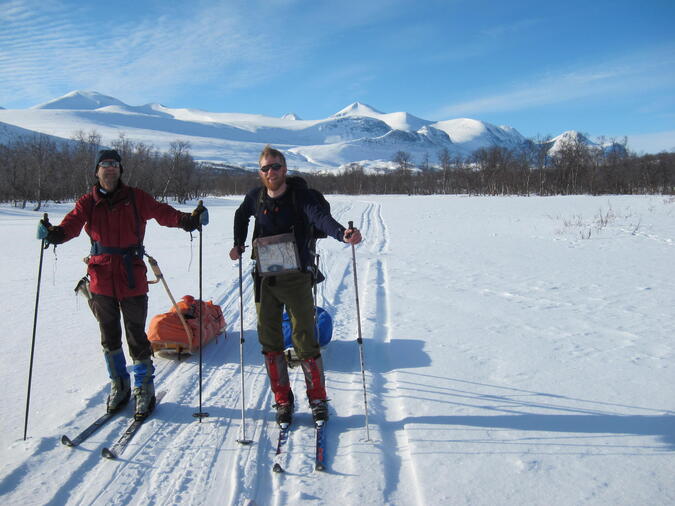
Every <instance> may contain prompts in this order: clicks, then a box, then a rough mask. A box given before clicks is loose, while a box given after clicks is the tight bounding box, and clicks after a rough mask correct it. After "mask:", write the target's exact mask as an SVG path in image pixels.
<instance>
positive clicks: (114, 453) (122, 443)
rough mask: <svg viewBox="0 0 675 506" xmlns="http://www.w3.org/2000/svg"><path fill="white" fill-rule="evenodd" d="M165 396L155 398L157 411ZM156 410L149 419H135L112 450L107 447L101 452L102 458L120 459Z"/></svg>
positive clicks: (161, 394)
mask: <svg viewBox="0 0 675 506" xmlns="http://www.w3.org/2000/svg"><path fill="white" fill-rule="evenodd" d="M164 394H166V392H159V393H158V394H157V395H156V396H155V408H154V409H157V404H159V401H160V400H161V399H162V397H164ZM154 409H153V411H152V412H151V413H150V414H149V415H148V416H147V417H145V418H143V419H141V420H136V419H134V421H133V422H131V424H130V425H129V426H128V427H127V429H126V430H125V431H124V433H123V434H122V435H121V436H120V438H119V439H118V440H117V441H115V444H113V445H112V446H111V447H110V448H107V447H105V448H103V450H101V456H102V457H105V458H106V459H111V460H114V459H116V458H117V457H119V456H120V455H122V452H123V451H124V450H125V448H126V447H127V445H128V444H129V441H131V440H132V439H133V437H134V436H135V435H136V433H137V432H138V429H140V428H141V426H142V425H143V423H144V422H145V421H146V420H147V419H148V417H150V416H152V413H153V412H154Z"/></svg>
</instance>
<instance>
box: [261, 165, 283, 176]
mask: <svg viewBox="0 0 675 506" xmlns="http://www.w3.org/2000/svg"><path fill="white" fill-rule="evenodd" d="M281 167H283V165H281V164H280V163H271V164H269V165H265V166H264V167H260V170H261V171H263V172H264V173H266V174H267V172H269V170H270V169H272V170H279V169H280V168H281Z"/></svg>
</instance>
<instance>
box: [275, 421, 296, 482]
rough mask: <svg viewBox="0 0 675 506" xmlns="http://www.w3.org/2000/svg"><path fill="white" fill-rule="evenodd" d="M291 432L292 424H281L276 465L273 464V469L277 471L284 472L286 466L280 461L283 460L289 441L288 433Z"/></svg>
mask: <svg viewBox="0 0 675 506" xmlns="http://www.w3.org/2000/svg"><path fill="white" fill-rule="evenodd" d="M290 432H291V426H290V424H286V423H285V424H283V425H279V437H278V439H277V451H276V453H275V455H274V465H273V466H272V471H274V472H275V473H283V472H284V468H283V467H281V464H280V463H279V461H280V460H281V457H282V454H283V452H284V448H285V447H286V443H287V442H288V435H289V433H290Z"/></svg>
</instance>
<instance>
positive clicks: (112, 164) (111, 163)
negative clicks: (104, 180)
mask: <svg viewBox="0 0 675 506" xmlns="http://www.w3.org/2000/svg"><path fill="white" fill-rule="evenodd" d="M98 166H99V167H119V166H120V162H116V161H114V160H106V161H104V162H100V163H99V164H98Z"/></svg>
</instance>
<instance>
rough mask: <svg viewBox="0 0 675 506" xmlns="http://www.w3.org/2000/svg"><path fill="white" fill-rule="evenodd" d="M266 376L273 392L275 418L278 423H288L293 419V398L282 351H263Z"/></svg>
mask: <svg viewBox="0 0 675 506" xmlns="http://www.w3.org/2000/svg"><path fill="white" fill-rule="evenodd" d="M263 355H265V367H266V369H267V376H268V377H269V379H270V386H271V388H272V392H273V393H274V401H275V404H274V407H275V408H276V410H277V416H276V420H277V423H278V424H279V425H282V424H288V425H290V424H291V422H292V421H293V407H294V406H293V405H294V398H293V392H292V391H291V385H290V381H289V379H288V365H287V364H286V357H285V356H284V353H283V352H282V351H268V352H264V353H263Z"/></svg>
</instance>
